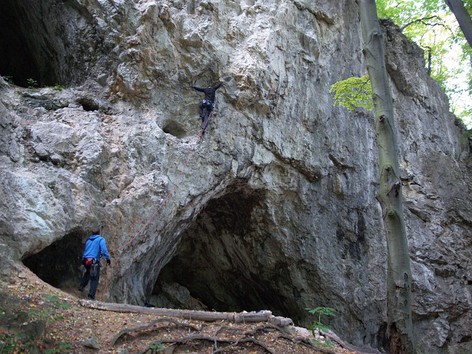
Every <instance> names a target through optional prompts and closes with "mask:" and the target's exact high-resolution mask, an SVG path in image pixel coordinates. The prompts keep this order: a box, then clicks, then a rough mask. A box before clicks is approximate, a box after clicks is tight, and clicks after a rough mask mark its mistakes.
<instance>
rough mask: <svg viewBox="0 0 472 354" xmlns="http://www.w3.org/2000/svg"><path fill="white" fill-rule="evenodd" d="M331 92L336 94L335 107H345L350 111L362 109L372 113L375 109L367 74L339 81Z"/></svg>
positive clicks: (332, 87)
mask: <svg viewBox="0 0 472 354" xmlns="http://www.w3.org/2000/svg"><path fill="white" fill-rule="evenodd" d="M329 92H331V93H332V92H334V105H335V106H343V107H345V108H347V109H349V110H350V111H352V110H354V109H356V108H360V107H362V108H365V109H366V110H367V111H371V110H372V108H373V101H372V87H371V85H370V80H369V76H368V75H367V74H366V75H364V76H361V77H357V76H352V77H349V78H347V79H346V80H342V81H338V82H336V83H334V84H333V85H331V88H330V89H329Z"/></svg>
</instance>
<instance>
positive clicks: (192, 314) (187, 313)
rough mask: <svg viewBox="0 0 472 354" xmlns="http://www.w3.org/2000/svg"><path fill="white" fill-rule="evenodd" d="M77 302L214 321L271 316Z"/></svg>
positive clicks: (258, 319) (268, 314) (99, 307)
mask: <svg viewBox="0 0 472 354" xmlns="http://www.w3.org/2000/svg"><path fill="white" fill-rule="evenodd" d="M79 304H80V305H81V306H83V307H88V308H92V309H97V310H104V311H115V312H132V313H144V314H150V315H158V316H169V317H177V318H184V319H187V320H196V321H205V322H215V321H223V320H224V321H231V322H235V323H246V322H248V323H249V322H266V321H269V319H270V318H271V317H273V316H272V312H271V311H267V310H264V311H259V312H240V313H236V312H210V311H193V310H176V309H164V308H157V307H142V306H136V305H129V304H116V303H110V302H100V301H90V300H79Z"/></svg>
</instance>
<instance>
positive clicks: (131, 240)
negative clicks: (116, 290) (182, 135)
mask: <svg viewBox="0 0 472 354" xmlns="http://www.w3.org/2000/svg"><path fill="white" fill-rule="evenodd" d="M215 107H216V106H215ZM213 111H214V109H213V110H212V111H210V114H209V115H208V118H207V119H206V120H205V121H204V122H202V126H201V128H200V130H199V132H198V133H197V140H196V146H197V145H198V144H199V143H200V142H201V141H202V139H203V136H204V134H205V131H206V128H207V127H208V125H209V123H210V120H211V118H212V116H213ZM205 123H206V124H205ZM196 146H195V147H196ZM192 150H193V151H195V148H193V149H192ZM192 156H193V154H187V158H186V160H185V162H184V166H187V165H188V163H189V161H190V159H191V158H192ZM182 175H183V169H182V170H181V171H180V173H179V174H178V175H177V179H176V181H175V183H173V185H174V186H178V185H179V183H180V180H181V178H182ZM175 190H176V189H175V188H174V189H172V190H171V191H169V193H167V195H166V197H165V198H164V199H163V200H162V201H161V203H160V204H159V205H158V206H157V207H156V208H155V209H154V212H153V213H152V215H151V216H150V217H149V218H147V219H146V221H145V222H144V223H143V224H141V226H140V227H139V229H138V230H137V231H136V232H135V233H134V235H132V236H131V237H130V238H129V239H128V241H127V242H125V243H124V244H123V245H122V246H121V247H119V248H118V250H117V251H116V261H115V263H116V264H117V266H118V267H119V265H120V258H121V257H120V255H121V254H122V253H123V252H124V251H125V250H126V249H127V248H128V247H129V246H130V245H131V244H132V243H134V242H135V241H136V239H138V238H139V237H140V236H142V235H143V233H144V230H145V229H146V228H147V227H148V226H149V224H150V223H151V221H152V220H154V219H155V218H156V216H157V214H158V213H159V212H160V211H161V210H162V208H163V207H164V206H165V205H166V204H167V202H168V201H169V200H170V198H171V197H172V196H173V195H174V193H175ZM113 253H114V252H113ZM114 258H115V257H114ZM106 270H108V267H107V268H106ZM110 279H111V272H109V271H107V272H106V282H105V288H104V289H107V290H108V286H109V283H110Z"/></svg>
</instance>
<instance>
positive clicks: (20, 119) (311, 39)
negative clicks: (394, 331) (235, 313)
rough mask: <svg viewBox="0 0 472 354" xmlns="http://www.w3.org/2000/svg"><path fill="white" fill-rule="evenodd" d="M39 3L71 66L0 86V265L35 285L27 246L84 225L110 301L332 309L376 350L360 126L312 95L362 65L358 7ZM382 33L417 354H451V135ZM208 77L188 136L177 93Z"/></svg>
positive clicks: (371, 239)
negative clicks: (396, 133)
mask: <svg viewBox="0 0 472 354" xmlns="http://www.w3.org/2000/svg"><path fill="white" fill-rule="evenodd" d="M27 3H28V2H27V1H20V2H19V4H20V5H18V6H25V5H27ZM53 3H54V2H53V1H51V4H53ZM54 4H56V3H54ZM64 6H65V5H64ZM32 11H33V12H34V11H36V10H32ZM55 11H58V12H57V13H56V12H54V14H57V15H55V17H57V19H58V20H57V23H61V18H62V17H61V14H62V12H61V11H65V12H66V14H70V13H74V14H75V16H76V17H75V19H74V18H71V17H70V15H68V16H66V17H65V18H67V19H69V20H68V21H69V23H70V24H69V26H63V27H60V28H62V32H61V31H56V32H55V33H57V36H58V37H57V38H58V39H57V40H58V41H65V38H72V39H71V41H72V42H73V43H78V44H77V45H76V46H74V47H73V48H74V54H73V56H74V57H75V58H84V60H83V63H85V64H86V69H84V67H83V66H81V65H71V66H67V65H66V66H65V67H67V68H69V70H70V71H68V72H67V75H68V77H67V79H64V80H63V81H61V82H58V83H59V84H62V85H64V86H66V87H65V88H63V89H60V90H54V89H53V88H42V89H26V88H18V87H15V86H9V87H8V85H2V87H1V88H0V90H1V100H0V101H1V102H0V129H1V130H0V164H1V166H2V169H1V173H0V180H1V183H0V186H1V187H0V215H1V217H0V240H1V247H2V253H4V254H5V255H6V257H5V258H4V259H3V260H2V261H3V262H6V261H8V260H12V261H14V262H19V261H21V260H25V263H26V264H35V267H36V268H35V269H34V270H35V271H36V272H37V274H40V273H41V272H44V269H42V268H43V267H45V266H44V265H43V266H41V264H42V263H41V262H38V261H34V262H33V261H28V260H32V259H33V258H32V257H35V256H34V255H35V254H41V252H45V250H48V251H47V252H54V251H51V248H49V247H51V245H53V244H54V245H56V244H58V243H60V242H61V240H63V239H64V238H66V237H67V239H68V241H67V245H69V244H75V243H74V242H72V241H70V239H71V238H78V237H84V236H86V235H87V233H88V232H90V231H91V229H92V228H93V227H95V226H96V225H98V224H100V225H102V226H103V234H104V236H105V237H106V238H107V240H108V245H109V248H110V250H111V251H112V258H113V264H112V268H109V269H108V270H107V281H106V282H102V284H101V288H102V290H103V291H104V292H105V297H106V298H107V299H108V300H110V301H118V302H128V303H137V304H142V303H144V302H145V301H148V300H149V299H155V298H156V297H157V295H158V294H159V292H160V291H162V289H171V288H175V289H178V290H177V291H178V294H177V295H176V296H178V297H179V299H182V298H185V299H186V301H190V300H189V294H191V296H192V297H193V298H195V299H198V300H196V301H199V302H200V303H203V305H204V306H206V307H208V308H214V309H216V310H254V309H261V308H264V307H265V308H267V307H268V308H269V309H271V310H273V311H274V312H276V313H280V314H283V315H285V316H289V317H292V318H294V320H295V321H296V322H297V323H299V324H303V325H308V324H309V323H310V322H311V321H312V320H313V319H312V318H310V315H309V314H308V313H307V311H306V310H305V308H307V307H308V308H314V307H316V306H330V307H333V308H335V309H336V310H337V312H338V315H337V316H336V318H335V319H334V320H333V322H332V323H331V325H332V327H333V328H334V329H335V330H336V331H337V332H338V333H340V334H341V335H342V336H343V337H344V338H345V339H347V340H349V341H351V342H353V343H355V344H358V345H364V346H374V347H377V346H382V344H383V340H384V335H385V333H384V324H385V320H386V318H385V317H386V311H385V297H386V294H385V274H386V264H385V259H386V245H385V240H384V236H383V229H382V219H381V210H380V207H379V204H378V202H377V200H376V190H377V187H378V184H377V179H378V171H377V162H376V161H377V151H376V143H375V131H374V124H375V123H374V121H373V117H372V116H371V114H369V113H367V112H364V111H362V110H358V111H353V112H347V111H345V110H344V109H341V108H334V107H333V101H332V96H331V94H330V93H329V88H330V85H331V84H332V83H334V82H336V81H339V80H341V79H345V78H346V77H349V76H352V75H362V74H364V73H365V69H364V66H363V57H362V52H361V49H362V48H361V42H360V33H359V31H360V29H359V23H358V21H359V20H358V16H357V11H358V9H357V5H356V3H355V2H351V1H339V2H330V1H313V2H312V1H301V0H293V1H290V0H277V1H276V0H274V1H251V0H247V1H241V2H233V1H224V0H221V1H218V0H215V1H195V0H194V1H187V2H185V1H144V0H143V1H135V2H128V1H100V0H87V1H85V0H73V1H69V2H68V3H67V6H65V7H62V8H59V10H57V9H56V10H55ZM43 13H44V11H43ZM45 13H46V14H47V11H46V12H45ZM29 16H30V17H31V18H35V19H36V18H38V16H39V12H38V13H36V14H35V13H33V14H30V15H29ZM48 16H52V15H51V14H49V15H48ZM30 17H28V19H29V18H30ZM49 20H50V18H49ZM30 21H33V20H30ZM35 21H36V20H35ZM55 23H56V22H55V21H54V20H53V21H52V23H51V24H50V26H52V27H53V28H54V24H55ZM385 25H386V28H388V35H387V36H386V38H387V39H388V49H389V50H388V53H389V54H388V58H387V63H388V70H389V73H390V76H391V79H392V89H393V91H394V97H395V106H396V117H397V121H398V127H399V129H400V133H401V138H402V146H401V154H402V156H401V161H402V177H403V180H404V193H405V197H406V210H405V213H406V216H407V227H408V235H409V241H410V249H411V256H412V261H413V276H414V311H415V323H416V333H417V337H418V340H419V343H420V348H421V349H422V350H423V351H429V352H438V353H439V352H441V353H443V352H451V353H453V352H459V351H460V350H462V351H465V352H466V351H467V350H469V349H470V346H471V345H472V341H471V338H472V333H471V329H470V328H472V326H471V323H472V318H471V300H470V299H471V282H472V274H471V271H470V269H471V267H470V259H471V241H470V234H471V233H470V231H471V225H472V209H471V202H470V197H469V189H470V181H469V180H468V178H469V173H468V169H467V168H468V167H467V162H468V158H469V155H468V153H469V150H468V149H469V147H468V141H467V140H464V138H463V137H462V135H463V134H464V131H463V129H462V128H461V127H460V126H458V125H456V124H455V121H454V118H453V117H452V116H451V115H450V113H449V112H448V104H447V100H446V98H445V96H444V94H442V93H441V91H440V90H439V87H438V85H437V84H435V83H434V82H433V81H432V80H431V79H429V78H428V77H427V74H426V71H425V69H424V63H423V61H422V59H421V58H422V53H421V52H420V50H419V49H418V48H417V47H415V46H414V45H412V44H411V43H408V42H407V41H406V40H405V39H404V38H403V37H402V36H401V35H400V34H399V33H398V32H397V30H396V29H394V28H392V27H391V26H390V25H389V24H388V23H387V24H385ZM91 29H93V33H96V34H97V36H96V37H94V36H92V35H89V36H87V35H86V34H87V33H89V32H87V30H90V31H91ZM21 33H22V35H23V36H25V37H28V35H29V33H28V31H23V32H21ZM90 33H91V32H90ZM36 36H43V37H47V38H50V36H49V32H47V31H46V32H44V33H41V32H39V33H36ZM77 36H80V38H77ZM74 38H75V39H74ZM84 38H86V39H87V40H86V41H84V40H82V39H84ZM51 40H52V39H51ZM54 43H55V42H54ZM57 46H58V44H52V45H51V46H49V47H48V46H47V45H46V47H48V48H49V49H50V50H52V51H53V52H56V53H57V52H59V51H58V50H54V48H57ZM51 48H52V49H51ZM30 49H31V52H32V53H33V55H37V56H41V51H39V50H36V49H35V48H34V47H31V48H30ZM65 50H66V49H65ZM66 52H67V50H66ZM13 54H14V53H13ZM70 55H72V54H70ZM66 57H67V55H66ZM79 62H81V61H80V60H79ZM85 64H84V65H85ZM54 65H55V66H57V67H60V66H61V65H60V64H57V63H56V64H54ZM2 70H3V69H2ZM58 70H59V69H58ZM61 70H62V69H61ZM61 70H59V71H58V72H63V71H61ZM75 78H77V81H76V79H75ZM218 80H221V81H222V82H224V86H223V87H222V88H221V89H220V90H218V92H217V106H216V109H215V113H214V115H213V116H212V119H211V122H210V127H209V129H208V130H207V132H206V134H205V135H204V136H203V138H200V137H199V125H200V121H199V118H198V113H197V112H198V102H199V100H200V99H201V95H200V94H199V93H197V92H195V91H194V90H192V88H191V86H192V84H197V85H210V84H213V83H215V82H217V81H218ZM76 82H81V84H80V85H76V84H74V83H76ZM72 84H74V85H72ZM63 245H65V243H63ZM65 248H66V246H62V248H61V247H58V248H57V249H58V251H56V254H57V255H58V257H57V258H58V259H60V257H59V256H60V255H61V254H62V253H64V252H65ZM68 251H71V250H68ZM75 252H76V254H77V257H79V256H80V252H81V250H80V249H79V250H76V251H75ZM72 253H73V251H72ZM48 254H49V253H48ZM53 254H54V253H53ZM52 258H55V257H52ZM69 261H70V262H76V261H77V259H74V257H71V259H69ZM17 264H18V263H17ZM46 267H47V266H46ZM64 272H66V270H64ZM74 276H77V274H74V273H73V272H72V271H71V273H70V277H71V278H73V277H74ZM182 294H183V295H182ZM184 295H185V296H184Z"/></svg>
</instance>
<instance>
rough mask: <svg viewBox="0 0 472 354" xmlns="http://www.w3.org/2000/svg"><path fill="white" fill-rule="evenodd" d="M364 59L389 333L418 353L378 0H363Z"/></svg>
mask: <svg viewBox="0 0 472 354" xmlns="http://www.w3.org/2000/svg"><path fill="white" fill-rule="evenodd" d="M359 6H360V14H361V25H362V35H363V39H364V49H363V53H364V57H365V60H366V64H367V71H368V73H369V77H370V82H371V85H372V90H373V101H374V113H375V118H376V136H377V145H378V150H379V166H380V187H379V195H378V199H379V201H380V204H381V206H382V212H383V221H384V227H385V230H386V238H387V251H388V253H387V320H388V329H387V335H388V337H389V342H390V351H391V353H414V352H415V344H414V337H413V324H412V318H411V301H412V300H411V298H412V296H411V269H410V256H409V250H408V241H407V236H406V228H405V222H404V217H403V196H402V184H401V180H400V175H399V170H400V168H399V163H398V142H397V134H396V127H395V120H394V115H393V100H392V93H391V91H390V86H389V81H388V75H387V70H386V67H385V49H384V39H383V36H382V33H381V31H380V25H379V21H378V18H377V9H376V5H375V0H360V1H359Z"/></svg>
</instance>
